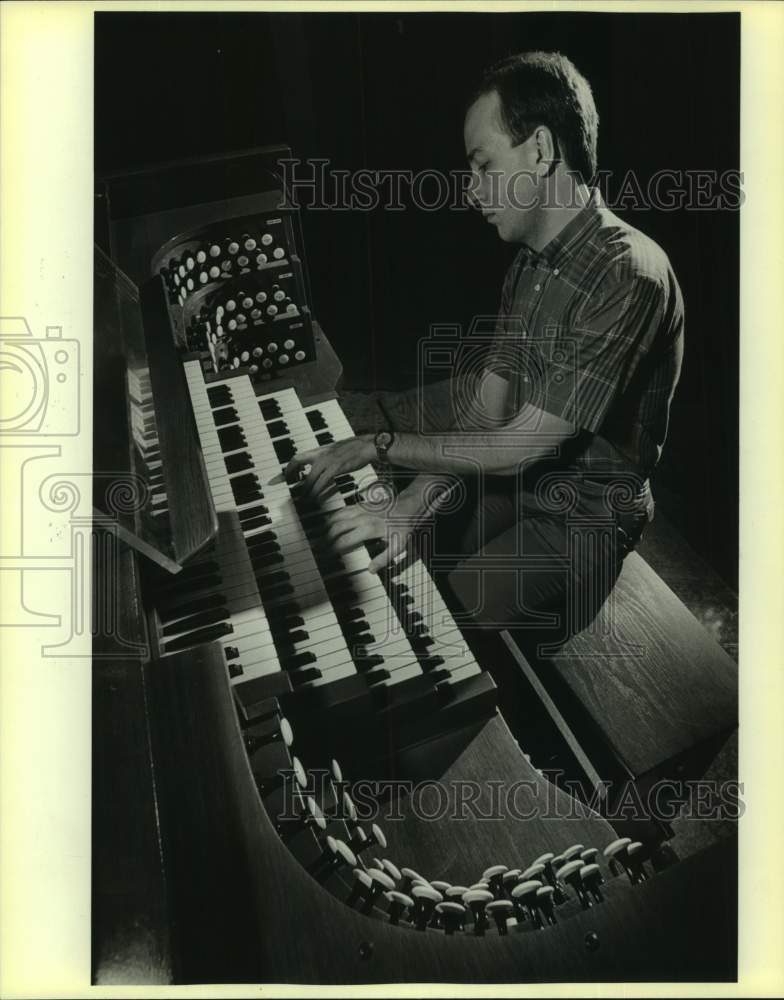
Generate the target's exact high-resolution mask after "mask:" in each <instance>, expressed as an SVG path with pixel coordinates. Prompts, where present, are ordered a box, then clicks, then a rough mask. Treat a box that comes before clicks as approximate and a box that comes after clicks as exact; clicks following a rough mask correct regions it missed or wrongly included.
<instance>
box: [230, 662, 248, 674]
mask: <svg viewBox="0 0 784 1000" xmlns="http://www.w3.org/2000/svg"><path fill="white" fill-rule="evenodd" d="M228 667H229V677H232V678H234V677H242V675H243V674H244V673H245V671H244V670H243V669H242V664H241V663H234V661H232V662H231V663H229V665H228Z"/></svg>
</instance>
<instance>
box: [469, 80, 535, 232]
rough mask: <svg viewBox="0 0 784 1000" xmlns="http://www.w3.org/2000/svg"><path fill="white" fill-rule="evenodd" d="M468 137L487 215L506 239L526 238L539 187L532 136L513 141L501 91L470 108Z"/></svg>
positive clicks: (475, 182) (475, 180) (478, 193)
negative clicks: (503, 115)
mask: <svg viewBox="0 0 784 1000" xmlns="http://www.w3.org/2000/svg"><path fill="white" fill-rule="evenodd" d="M463 138H464V140H465V148H466V156H467V157H468V162H469V165H470V167H471V172H472V175H473V178H472V179H473V193H474V196H475V198H476V201H477V203H478V206H479V207H480V208H481V211H482V215H483V216H484V217H485V218H486V219H487V221H488V222H489V223H490V224H491V225H493V226H495V227H496V229H497V230H498V235H499V236H500V237H501V239H502V240H505V241H506V242H507V243H522V242H525V240H526V235H527V233H528V232H529V231H530V229H531V224H532V222H533V218H534V215H535V214H536V211H535V208H536V204H537V200H538V198H537V195H538V188H539V182H538V176H537V174H536V170H535V166H536V153H537V150H536V142H535V140H534V138H533V136H532V137H531V138H530V139H528V140H527V141H526V142H523V143H520V145H518V146H514V145H513V144H512V139H511V138H510V136H509V134H508V133H507V132H506V131H505V130H504V126H503V124H502V119H501V106H500V101H499V97H498V94H497V93H496V92H495V91H492V92H491V93H489V94H483V95H482V96H481V97H479V98H477V100H476V101H474V103H473V104H472V105H471V107H470V108H469V109H468V112H467V114H466V119H465V126H464V129H463Z"/></svg>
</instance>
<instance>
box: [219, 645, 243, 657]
mask: <svg viewBox="0 0 784 1000" xmlns="http://www.w3.org/2000/svg"><path fill="white" fill-rule="evenodd" d="M223 652H224V654H225V656H226V659H227V660H238V659H239V658H240V651H239V649H238V648H237V646H224V647H223Z"/></svg>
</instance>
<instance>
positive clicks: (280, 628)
mask: <svg viewBox="0 0 784 1000" xmlns="http://www.w3.org/2000/svg"><path fill="white" fill-rule="evenodd" d="M304 624H305V619H304V618H300V616H299V615H289V616H288V617H286V618H280V619H278V618H276V619H275V620H274V621H271V622H270V631H271V632H272V634H273V636H278V635H279V636H284V635H289V633H290V632H291V631H292V630H293V629H297V628H300V627H301V626H302V625H304Z"/></svg>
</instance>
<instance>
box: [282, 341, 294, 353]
mask: <svg viewBox="0 0 784 1000" xmlns="http://www.w3.org/2000/svg"><path fill="white" fill-rule="evenodd" d="M283 346H284V347H285V348H286V350H287V351H290V350H291V348H292V347H293V346H294V341H293V340H284V341H283Z"/></svg>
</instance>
